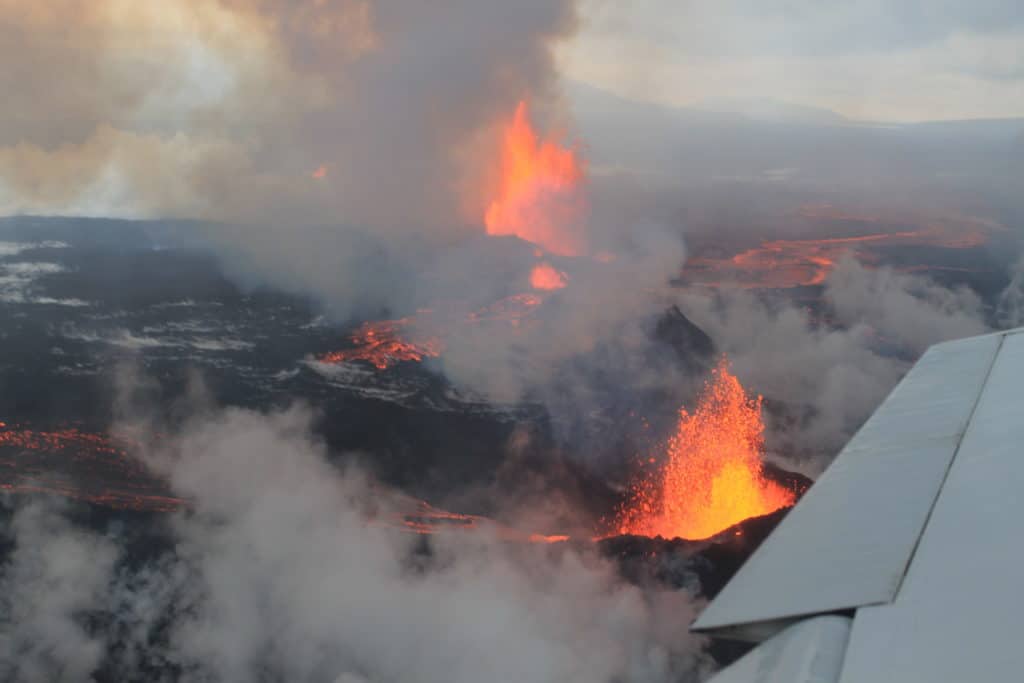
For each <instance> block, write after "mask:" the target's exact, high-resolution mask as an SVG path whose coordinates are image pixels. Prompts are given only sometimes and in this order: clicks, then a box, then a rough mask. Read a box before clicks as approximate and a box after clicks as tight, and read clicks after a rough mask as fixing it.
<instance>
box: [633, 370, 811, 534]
mask: <svg viewBox="0 0 1024 683" xmlns="http://www.w3.org/2000/svg"><path fill="white" fill-rule="evenodd" d="M763 444H764V423H763V421H762V419H761V397H757V398H756V399H751V398H749V397H748V396H747V394H746V392H745V391H744V389H743V386H742V385H741V384H740V382H739V380H738V379H736V377H735V376H734V375H733V374H731V373H730V372H729V366H728V363H727V362H726V361H725V360H724V359H723V360H722V362H721V363H720V364H719V365H718V367H717V368H715V370H714V371H713V376H712V380H711V382H709V383H708V384H707V385H706V386H705V389H704V392H703V394H702V395H701V397H700V400H699V402H698V405H697V409H696V410H695V411H694V412H693V413H692V414H690V413H688V412H686V411H685V410H680V411H679V424H678V426H677V429H676V433H675V434H674V435H673V436H672V437H671V438H670V439H669V442H668V459H667V462H665V464H664V466H663V467H662V468H661V469H660V470H659V471H657V472H654V473H651V474H650V475H649V476H646V477H645V478H643V479H641V480H640V481H639V482H638V483H637V484H635V485H634V486H633V487H632V491H631V494H632V495H631V499H630V500H629V502H628V503H627V504H626V505H625V506H623V508H622V509H621V510H620V513H619V516H618V519H617V520H616V527H617V530H616V531H617V533H619V534H637V535H642V536H663V537H665V538H675V537H681V538H686V539H691V540H698V539H703V538H709V537H711V536H714V535H715V534H717V533H718V532H720V531H723V530H725V529H727V528H729V527H730V526H732V525H734V524H737V523H739V522H742V521H743V520H745V519H748V518H750V517H757V516H760V515H766V514H768V513H770V512H774V511H775V510H778V509H779V508H782V507H786V506H788V505H792V504H793V502H794V498H795V496H794V494H793V492H791V491H789V490H788V489H786V488H784V487H783V486H780V485H779V484H777V483H775V482H773V481H771V480H768V479H766V478H765V477H764V475H763V472H762V465H761V451H762V449H763Z"/></svg>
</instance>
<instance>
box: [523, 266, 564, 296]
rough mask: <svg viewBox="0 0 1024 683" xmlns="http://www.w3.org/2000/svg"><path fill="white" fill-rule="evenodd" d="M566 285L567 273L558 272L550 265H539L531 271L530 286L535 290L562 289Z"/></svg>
mask: <svg viewBox="0 0 1024 683" xmlns="http://www.w3.org/2000/svg"><path fill="white" fill-rule="evenodd" d="M565 284H566V277H565V273H563V272H561V271H560V270H556V269H555V267H554V266H552V265H551V264H550V263H544V262H542V263H538V264H537V265H536V266H534V267H533V270H532V271H530V286H531V287H533V288H534V289H540V290H552V289H562V288H563V287H565Z"/></svg>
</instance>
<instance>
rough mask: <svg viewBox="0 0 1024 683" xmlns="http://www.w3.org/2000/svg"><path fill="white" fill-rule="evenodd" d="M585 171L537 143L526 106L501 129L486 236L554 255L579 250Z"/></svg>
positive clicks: (573, 159) (553, 147) (567, 152)
mask: <svg viewBox="0 0 1024 683" xmlns="http://www.w3.org/2000/svg"><path fill="white" fill-rule="evenodd" d="M583 177H584V167H583V163H582V162H581V161H580V159H578V158H577V156H576V154H575V153H574V152H573V150H571V149H567V148H565V147H561V146H559V145H558V144H557V143H556V142H553V141H550V140H541V138H540V136H538V134H537V133H536V132H535V131H534V130H533V126H532V125H531V124H530V117H529V111H528V109H527V106H526V102H520V103H519V106H518V107H516V111H515V115H514V116H513V117H512V121H511V122H510V123H508V124H507V125H506V127H505V133H504V141H503V145H502V156H501V169H500V182H499V185H498V188H497V194H496V197H495V198H494V200H493V201H492V202H491V203H490V205H489V206H488V207H487V212H486V214H485V216H484V223H485V224H486V226H487V233H488V234H490V235H515V236H516V237H519V238H521V239H524V240H526V241H528V242H532V243H533V244H537V245H539V246H541V247H543V248H544V249H546V250H548V251H549V252H551V253H553V254H558V255H561V256H574V255H577V254H580V253H581V252H582V251H583V250H584V246H585V245H584V237H583V217H584V215H583V214H584V209H585V203H584V200H583V195H582V192H581V186H582V182H583Z"/></svg>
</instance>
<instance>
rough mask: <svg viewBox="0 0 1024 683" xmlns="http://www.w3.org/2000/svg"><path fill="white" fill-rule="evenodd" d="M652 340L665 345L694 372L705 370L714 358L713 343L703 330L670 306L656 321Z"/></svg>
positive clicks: (675, 307)
mask: <svg viewBox="0 0 1024 683" xmlns="http://www.w3.org/2000/svg"><path fill="white" fill-rule="evenodd" d="M654 338H655V339H657V340H658V341H660V342H662V343H664V344H667V345H668V346H670V347H671V348H672V350H673V351H675V353H676V356H678V358H679V359H680V360H681V361H682V362H683V363H684V364H685V365H686V367H687V368H688V369H689V370H692V371H694V372H697V371H701V370H706V369H707V368H708V367H709V366H710V364H711V362H712V361H713V359H714V356H715V343H714V342H713V341H711V337H709V336H708V335H707V333H706V332H704V330H702V329H700V328H699V327H697V326H696V325H695V324H694V323H693V322H692V321H691V320H690V319H689V318H687V317H686V316H685V315H683V312H682V311H681V310H679V307H678V306H672V307H671V308H669V309H668V310H667V311H665V313H664V314H662V316H661V317H660V318H659V319H658V323H657V325H656V326H655V328H654Z"/></svg>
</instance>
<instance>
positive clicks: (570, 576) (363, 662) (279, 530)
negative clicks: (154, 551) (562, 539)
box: [0, 408, 708, 683]
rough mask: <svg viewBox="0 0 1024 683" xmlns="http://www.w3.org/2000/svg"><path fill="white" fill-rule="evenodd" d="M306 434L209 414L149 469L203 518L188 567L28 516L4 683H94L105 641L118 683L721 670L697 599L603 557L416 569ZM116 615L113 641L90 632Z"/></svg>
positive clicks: (379, 493)
mask: <svg viewBox="0 0 1024 683" xmlns="http://www.w3.org/2000/svg"><path fill="white" fill-rule="evenodd" d="M309 420H310V415H309V413H308V412H307V411H306V410H304V409H300V408H293V409H290V410H287V411H284V412H277V413H271V414H259V413H255V412H250V411H245V410H235V409H227V410H220V411H209V410H207V414H206V415H205V416H203V417H199V418H193V419H191V420H189V421H188V422H187V426H186V427H185V429H184V430H183V431H182V432H181V433H180V434H179V435H178V436H176V437H173V438H171V439H170V440H169V441H164V442H162V444H161V446H160V447H159V448H157V449H155V450H153V451H150V453H149V455H148V460H149V462H150V463H151V464H152V465H153V466H155V467H157V468H158V469H160V470H161V471H162V472H163V473H164V474H166V475H167V476H168V477H169V480H170V482H171V485H172V487H173V489H174V491H175V492H176V493H177V494H178V495H181V496H183V497H186V498H187V499H189V500H190V501H191V504H192V505H191V506H192V509H191V510H190V511H189V512H183V513H178V514H176V515H174V517H173V519H172V521H171V530H170V532H169V533H170V535H171V538H172V540H173V546H172V547H173V550H172V551H170V552H164V553H163V554H162V555H161V556H160V557H158V558H153V559H150V560H149V561H148V562H147V563H146V564H145V565H144V566H141V567H138V566H135V567H132V566H131V565H130V564H128V565H125V564H121V563H117V562H116V561H115V560H116V558H117V553H118V549H117V546H116V544H115V539H114V538H104V537H102V536H99V535H96V534H93V533H87V532H85V531H82V530H80V529H77V528H72V527H71V526H70V525H69V524H68V523H67V522H64V521H63V520H62V519H61V518H60V517H59V516H58V515H56V514H55V513H52V512H47V511H45V510H43V509H42V508H41V507H40V506H39V505H38V504H37V505H33V506H30V507H29V508H27V509H25V510H22V511H19V512H18V513H17V514H16V516H15V518H14V519H15V521H14V524H13V526H12V530H11V536H12V537H13V539H14V541H15V543H16V549H15V551H14V554H13V557H12V559H11V561H10V562H9V563H8V565H6V566H5V567H4V568H3V570H2V582H3V584H2V585H3V588H4V595H5V596H6V597H5V603H4V605H5V609H4V611H3V612H0V634H2V637H0V647H3V651H2V660H3V661H4V662H5V664H4V666H6V667H7V669H6V672H5V673H9V675H8V676H7V678H9V679H16V680H23V681H49V680H56V679H62V680H84V679H86V678H88V677H89V676H90V675H91V674H92V673H93V671H94V670H95V668H96V667H97V665H98V664H99V663H100V660H101V656H102V653H103V646H104V645H105V644H107V642H108V641H109V642H110V643H115V644H116V648H115V649H114V650H112V655H111V659H110V660H109V661H108V662H107V663H106V664H105V666H106V667H107V668H106V669H105V671H106V672H107V673H110V672H114V673H115V674H116V677H118V678H119V679H128V678H131V677H133V676H134V677H139V676H144V675H145V672H146V671H150V672H152V671H160V670H164V671H171V670H174V671H177V672H178V674H179V675H180V678H181V679H182V680H194V681H224V682H229V681H230V682H234V681H239V682H242V681H253V680H282V681H285V680H287V681H336V680H343V681H366V682H372V683H385V682H391V681H395V682H397V681H411V680H415V681H424V682H426V683H430V682H436V683H453V682H454V683H459V682H465V683H475V682H477V681H481V680H495V681H506V680H517V681H536V682H542V681H543V682H548V681H551V682H554V681H559V682H562V681H580V682H581V683H584V682H587V683H589V682H590V681H612V680H621V681H650V682H652V683H653V682H660V681H666V682H667V681H687V680H696V677H697V676H698V675H700V674H701V673H702V672H706V671H707V670H708V662H707V660H706V659H705V658H704V656H703V655H701V654H700V648H701V644H702V643H701V641H700V639H698V638H696V637H693V636H689V635H688V634H687V632H686V629H687V626H688V624H689V622H690V620H691V619H692V618H693V616H694V615H695V609H696V607H697V605H696V603H695V601H694V600H693V599H692V598H691V596H690V595H689V594H688V593H686V592H685V591H668V590H664V589H655V588H648V589H644V590H641V589H640V588H638V587H636V586H631V585H628V584H625V583H624V582H623V581H622V579H621V578H619V576H618V574H617V572H616V570H615V568H614V566H613V565H612V563H611V562H610V561H608V560H606V559H603V558H601V557H599V556H597V555H596V554H595V553H594V552H593V550H589V549H582V548H580V549H574V548H569V547H555V548H549V547H547V546H521V545H515V544H507V543H503V542H501V541H499V540H498V539H496V538H494V537H490V536H488V535H487V534H486V532H483V533H481V534H473V535H462V534H458V533H453V534H451V535H438V536H436V537H434V538H432V539H431V546H432V549H431V551H430V553H428V554H422V553H420V554H417V552H415V548H416V546H417V544H418V543H419V539H418V537H416V536H415V535H410V534H405V533H401V532H396V531H394V530H393V529H388V528H385V527H384V526H383V525H380V524H376V523H374V522H373V521H371V516H372V517H373V518H375V519H378V520H380V519H386V518H387V515H388V513H389V509H390V508H389V501H388V495H387V492H386V491H383V490H381V489H379V488H375V487H371V486H368V484H367V481H366V480H365V479H364V478H362V477H361V476H360V475H359V474H358V473H357V472H353V471H347V472H341V471H339V470H337V469H336V468H334V467H333V466H331V465H329V464H328V463H327V461H326V459H325V447H324V445H323V444H322V443H320V442H319V441H317V440H316V439H315V438H313V437H312V436H311V432H310V429H309ZM370 513H372V515H371V514H370ZM137 562H138V560H137V559H136V563H137ZM100 609H106V610H108V611H110V612H112V613H113V615H114V616H113V618H112V619H111V620H110V622H109V623H107V625H106V626H105V627H97V626H95V625H93V626H90V625H89V624H88V623H86V622H85V621H83V619H82V612H83V611H84V610H100ZM158 633H162V634H163V636H162V640H161V638H160V637H158ZM61 677H63V678H61Z"/></svg>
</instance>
